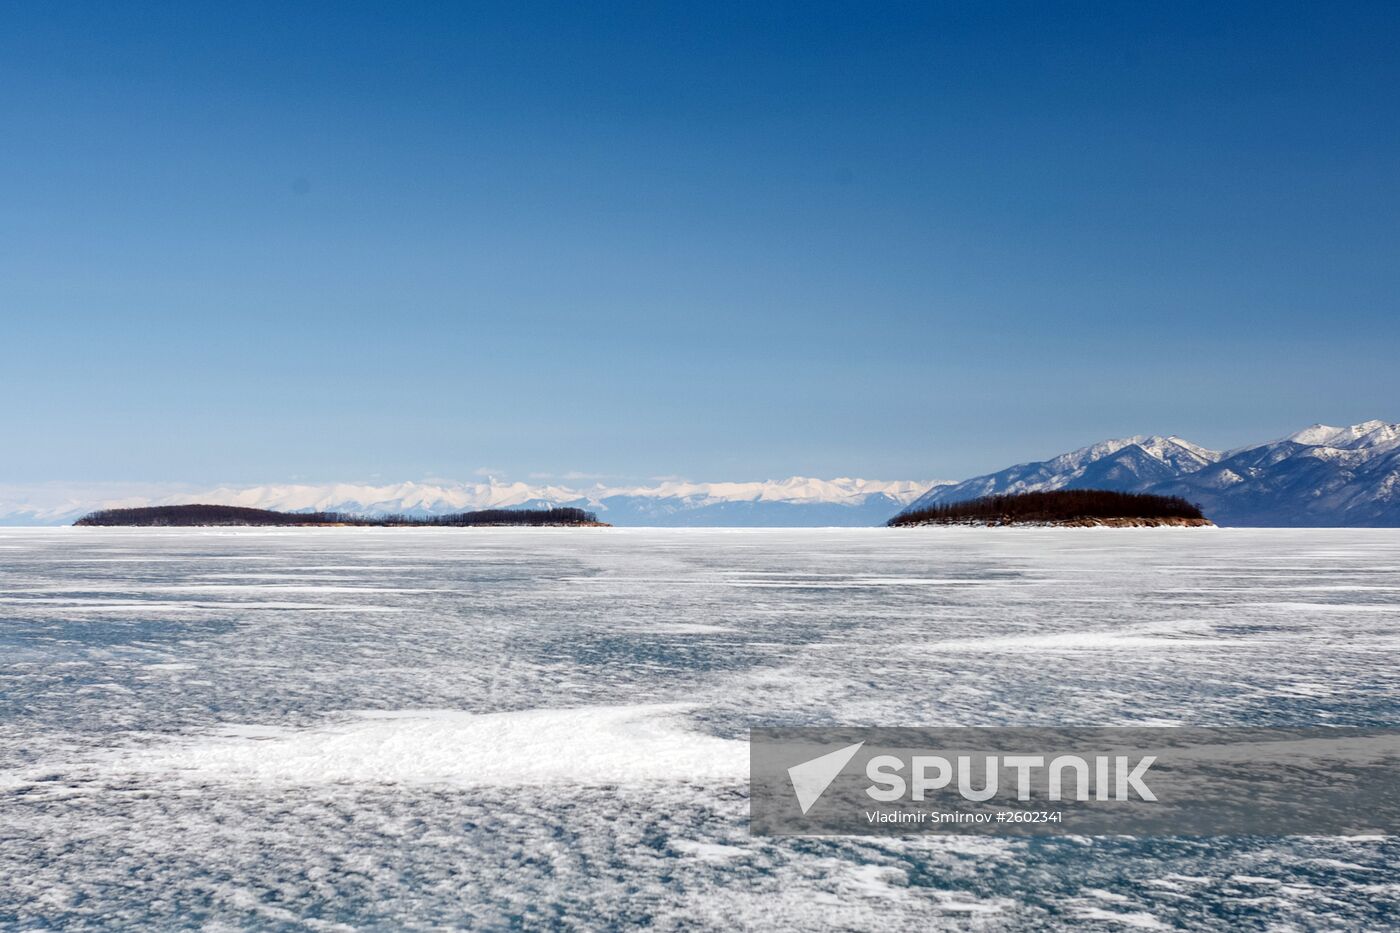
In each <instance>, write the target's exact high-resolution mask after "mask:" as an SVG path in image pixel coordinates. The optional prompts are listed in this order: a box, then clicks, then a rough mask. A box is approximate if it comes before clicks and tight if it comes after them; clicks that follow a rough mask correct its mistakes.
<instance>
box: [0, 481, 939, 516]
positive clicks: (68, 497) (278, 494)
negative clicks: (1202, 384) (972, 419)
mask: <svg viewBox="0 0 1400 933" xmlns="http://www.w3.org/2000/svg"><path fill="white" fill-rule="evenodd" d="M928 487H929V483H927V482H918V481H912V480H903V481H882V480H865V479H851V478H847V477H842V478H838V479H831V480H823V479H810V478H807V477H801V476H794V477H791V478H789V479H784V480H769V481H766V482H754V483H692V482H686V481H668V482H661V483H657V484H654V485H640V486H604V485H596V486H592V487H588V488H583V489H578V488H571V487H568V486H561V485H549V484H543V485H532V484H529V483H520V482H500V481H497V480H494V479H492V480H489V481H487V482H479V483H397V484H393V485H387V486H375V485H365V484H353V483H332V484H325V485H308V484H287V485H267V486H222V487H219V488H216V489H199V488H195V487H180V488H178V489H170V488H164V489H162V488H158V487H139V486H127V487H110V486H109V487H96V488H92V489H87V490H81V489H78V490H75V489H72V488H69V487H60V486H47V487H31V488H14V487H0V524H11V525H18V524H22V525H57V524H66V523H68V522H71V521H73V520H75V519H76V518H78V517H79V516H81V515H83V514H85V513H87V512H90V511H93V510H94V509H99V508H131V507H136V506H143V505H179V504H182V503H190V502H203V503H210V504H214V505H238V506H245V507H248V508H258V509H275V510H277V511H281V512H319V511H329V512H354V513H357V514H365V515H375V514H388V513H399V514H406V515H442V514H447V513H450V512H462V511H469V510H473V509H488V508H544V507H549V506H553V507H563V506H574V507H577V508H585V509H589V510H591V511H596V512H597V513H598V516H599V518H601V519H603V520H604V521H607V522H611V523H613V524H615V525H777V526H821V525H878V524H881V523H882V522H884V520H885V519H887V518H889V516H890V515H892V514H893V513H895V512H897V511H899V510H900V509H901V508H902V507H904V506H906V505H908V504H909V503H910V502H912V501H913V500H914V499H915V498H917V497H918V496H919V494H920V493H922V492H923V491H924V490H925V489H927V488H928Z"/></svg>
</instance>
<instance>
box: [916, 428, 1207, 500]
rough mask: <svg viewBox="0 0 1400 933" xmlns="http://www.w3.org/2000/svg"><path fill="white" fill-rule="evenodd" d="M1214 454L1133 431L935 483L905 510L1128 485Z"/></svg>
mask: <svg viewBox="0 0 1400 933" xmlns="http://www.w3.org/2000/svg"><path fill="white" fill-rule="evenodd" d="M1220 456H1221V455H1220V454H1219V453H1218V452H1216V451H1214V450H1208V449H1206V448H1204V447H1201V446H1199V445H1197V444H1193V443H1191V442H1190V441H1186V440H1182V439H1181V438H1179V437H1176V436H1170V437H1162V436H1159V435H1142V434H1139V435H1136V436H1133V437H1123V438H1117V439H1115V440H1108V441H1100V442H1099V443H1097V444H1091V445H1090V446H1088V447H1081V448H1080V449H1079V450H1073V451H1070V452H1069V453H1066V454H1060V455H1059V456H1058V457H1052V458H1050V459H1049V460H1039V461H1035V462H1032V463H1019V464H1017V465H1015V466H1012V467H1008V468H1006V469H1005V470H1001V471H1000V472H997V473H988V474H986V475H984V476H974V477H973V478H972V479H969V480H964V481H963V482H961V483H954V484H949V485H941V486H935V487H933V488H932V489H930V490H929V491H928V492H926V493H925V494H924V495H922V496H920V497H919V498H918V499H916V500H915V501H914V502H913V503H912V504H911V505H910V506H909V508H910V509H919V508H924V507H927V506H931V505H938V504H941V503H945V502H961V501H964V500H966V499H976V498H977V497H979V496H990V495H1000V494H1005V493H1019V492H1040V491H1043V490H1050V489H1123V490H1126V489H1133V488H1138V487H1141V486H1146V485H1149V484H1151V483H1156V482H1161V481H1163V480H1166V479H1170V478H1172V477H1176V476H1179V475H1182V474H1185V473H1190V472H1194V471H1196V470H1199V469H1201V468H1202V467H1204V466H1207V465H1208V464H1211V463H1214V462H1215V461H1216V460H1218V459H1219V458H1220Z"/></svg>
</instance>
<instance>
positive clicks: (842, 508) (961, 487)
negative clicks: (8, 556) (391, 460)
mask: <svg viewBox="0 0 1400 933" xmlns="http://www.w3.org/2000/svg"><path fill="white" fill-rule="evenodd" d="M1053 489H1111V490H1117V491H1121V492H1151V493H1157V494H1160V495H1172V496H1181V497H1183V498H1185V499H1188V500H1190V501H1191V502H1194V503H1196V504H1198V505H1199V506H1200V507H1201V509H1202V510H1203V511H1204V512H1205V514H1206V515H1207V516H1208V517H1210V518H1211V519H1212V520H1214V521H1215V522H1216V523H1217V524H1221V525H1249V526H1328V525H1339V526H1347V525H1350V526H1367V525H1370V526H1392V527H1396V526H1400V424H1390V423H1388V422H1384V421H1365V422H1362V423H1361V424H1355V425H1351V426H1349V427H1341V428H1335V427H1329V426H1327V425H1322V424H1316V425H1313V426H1312V427H1309V428H1304V429H1303V430H1301V431H1297V432H1295V433H1293V434H1290V435H1288V436H1287V437H1282V438H1279V439H1277V440H1273V441H1268V442H1266V443H1263V444H1253V445H1249V446H1245V447H1240V448H1236V449H1235V450H1229V451H1224V452H1221V451H1217V450H1211V449H1209V448H1206V447H1202V446H1200V445H1199V444H1193V443H1191V442H1190V441H1187V440H1183V439H1182V438H1180V437H1176V436H1174V435H1172V436H1166V437H1163V436H1159V435H1136V436H1133V437H1123V438H1118V439H1115V440H1108V441H1101V442H1099V443H1097V444H1092V445H1090V446H1088V447H1083V448H1080V449H1079V450H1074V451H1071V452H1069V453H1066V454H1060V455H1059V456H1057V457H1051V458H1050V459H1048V460H1037V461H1034V462H1030V463H1020V464H1017V465H1015V466H1011V467H1007V468H1006V469H1004V470H1000V471H998V472H995V473H987V474H985V475H982V476H974V477H973V478H971V479H967V480H963V481H962V482H960V483H953V482H947V481H944V482H937V483H930V482H927V481H925V482H918V481H912V480H890V481H886V480H864V479H850V478H844V477H843V478H838V479H830V480H823V479H811V478H808V477H801V476H794V477H790V478H788V479H783V480H768V481H765V482H752V483H693V482H687V481H682V480H667V481H658V482H656V483H653V484H650V485H633V486H606V485H601V484H599V485H593V486H588V487H582V488H578V487H572V486H566V485H557V484H530V483H522V482H499V481H497V480H495V479H490V480H486V481H484V482H476V483H441V482H423V483H412V482H410V483H396V484H391V485H373V484H355V483H330V484H319V485H313V484H286V485H264V486H221V487H217V488H212V489H211V488H201V487H194V486H179V487H174V486H136V485H125V486H123V485H114V484H105V485H102V486H95V487H90V488H88V489H76V488H73V487H71V486H67V485H60V484H49V485H43V486H31V487H17V486H0V524H5V525H59V524H67V523H70V522H72V521H74V520H75V519H77V518H79V517H80V516H82V515H84V514H86V513H87V512H90V511H94V510H96V509H110V508H138V507H142V506H152V505H180V504H186V503H191V502H199V503H207V504H211V505H234V506H243V507H246V508H255V509H270V510H274V511H279V512H353V513H356V514H362V515H369V516H375V515H385V514H395V513H396V514H403V515H411V516H427V515H445V514H449V513H452V512H463V511H472V510H478V509H495V508H546V507H555V508H559V507H572V508H580V509H586V510H588V511H591V512H597V513H598V517H599V518H600V519H602V520H603V521H606V522H610V523H612V524H614V525H655V526H685V525H689V526H765V525H767V526H791V527H802V526H832V525H843V526H872V525H880V524H883V523H884V522H885V521H886V520H887V519H889V518H890V517H891V516H893V515H895V514H896V513H898V512H900V511H902V510H911V509H917V508H921V507H923V506H926V505H936V504H940V503H950V502H961V501H964V500H967V499H975V498H977V497H978V496H985V495H990V494H993V493H1011V492H1031V491H1038V490H1053Z"/></svg>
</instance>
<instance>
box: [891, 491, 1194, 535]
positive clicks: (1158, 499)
mask: <svg viewBox="0 0 1400 933" xmlns="http://www.w3.org/2000/svg"><path fill="white" fill-rule="evenodd" d="M885 524H886V525H888V526H890V527H898V526H906V525H991V526H1002V525H1053V526H1063V527H1071V528H1082V527H1092V526H1108V527H1112V528H1156V527H1159V526H1164V525H1178V526H1185V527H1201V526H1208V525H1213V524H1214V522H1212V521H1210V519H1208V518H1206V517H1205V516H1204V515H1202V514H1201V510H1200V508H1199V507H1198V506H1195V505H1192V504H1191V503H1190V502H1187V501H1186V500H1185V499H1182V498H1180V497H1179V496H1154V495H1149V494H1147V493H1131V492H1113V491H1111V490H1107V489H1059V490H1055V491H1053V492H1023V493H1018V494H1014V495H1000V496H983V497H981V498H980V499H969V500H967V501H965V502H951V503H947V504H945V505H934V506H929V507H928V508H922V509H917V510H914V511H909V512H901V513H899V514H898V515H896V516H895V517H894V518H892V519H890V520H889V521H888V522H886V523H885Z"/></svg>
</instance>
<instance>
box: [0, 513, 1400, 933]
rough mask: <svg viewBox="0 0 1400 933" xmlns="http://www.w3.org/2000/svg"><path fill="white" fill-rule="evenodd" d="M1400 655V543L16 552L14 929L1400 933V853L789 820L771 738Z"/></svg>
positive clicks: (1171, 689) (8, 858)
mask: <svg viewBox="0 0 1400 933" xmlns="http://www.w3.org/2000/svg"><path fill="white" fill-rule="evenodd" d="M1398 659H1400V531H1393V530H1392V531H1387V530H1322V531H1317V530H1299V531H1293V530H1289V531H1279V530H1246V529H1199V530H1196V529H1066V530H1057V529H1014V530H1013V529H987V530H976V529H960V528H954V529H835V530H805V529H804V530H778V529H764V530H721V529H673V530H645V529H622V528H618V529H518V530H517V529H314V530H298V529H276V530H256V531H254V530H238V531H231V530H230V531H217V530H212V529H185V530H165V531H162V530H150V529H73V528H68V529H49V530H33V529H0V800H3V806H0V927H4V928H10V927H14V928H25V929H32V928H40V927H44V926H46V925H53V926H67V927H70V928H75V929H82V928H97V927H112V928H117V927H120V928H140V927H145V928H170V927H183V926H188V927H200V926H212V927H215V928H218V927H220V926H222V927H225V928H245V927H249V926H263V927H269V928H286V929H303V928H304V929H327V930H330V929H353V928H381V929H402V928H438V927H443V926H446V927H463V926H492V927H526V928H531V927H538V926H544V925H550V924H558V925H564V926H574V927H579V928H590V929H591V928H599V927H603V928H608V927H623V926H628V925H633V924H638V923H642V924H649V925H651V926H653V927H657V928H660V929H672V928H693V927H695V926H697V925H699V926H713V927H729V928H732V927H735V926H741V927H742V926H767V925H778V926H783V927H802V928H807V929H821V928H827V927H831V928H838V929H851V928H857V929H901V928H909V929H927V928H929V927H936V926H938V925H939V924H940V923H946V924H948V925H950V926H954V925H956V926H960V927H966V926H967V925H969V924H971V925H974V926H987V927H992V928H995V927H1002V926H1021V925H1041V926H1060V925H1063V926H1066V927H1068V926H1079V925H1083V924H1084V923H1085V922H1086V921H1095V920H1098V921H1103V922H1105V923H1107V924H1116V925H1119V926H1122V925H1131V926H1135V927H1141V928H1147V929H1151V928H1156V927H1157V926H1159V925H1160V926H1188V927H1190V926H1198V927H1214V926H1219V925H1221V924H1223V923H1231V924H1235V925H1243V926H1246V927H1248V926H1263V925H1265V924H1271V923H1272V924H1283V925H1289V924H1292V925H1297V926H1304V927H1307V926H1315V925H1318V924H1322V923H1327V924H1332V925H1338V926H1344V927H1377V926H1386V925H1393V924H1396V923H1400V868H1397V867H1396V866H1397V865H1400V844H1397V843H1396V842H1395V841H1393V840H1390V839H1372V840H1336V839H1311V840H1305V839H1292V840H1278V839H1275V840H1257V839H1255V840H1245V839H1242V840H1219V839H1216V840H1148V841H1133V840H1123V839H1086V838H1063V839H1041V840H1016V841H1011V840H985V839H972V838H964V839H955V838H954V839H929V838H917V839H859V840H853V841H852V840H826V839H798V840H768V839H752V838H750V837H749V836H748V833H747V824H746V820H747V813H748V810H747V806H748V804H747V798H746V782H747V765H748V759H747V746H746V744H745V741H744V740H745V736H746V730H747V728H748V727H749V726H750V725H756V724H827V723H849V724H872V725H891V726H901V725H1012V724H1014V725H1036V724H1055V725H1127V724H1156V725H1176V724H1180V725H1242V724H1250V725H1268V724H1290V725H1291V724H1319V723H1322V724H1328V723H1333V724H1338V725H1378V724H1396V723H1400V664H1397V660H1398Z"/></svg>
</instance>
